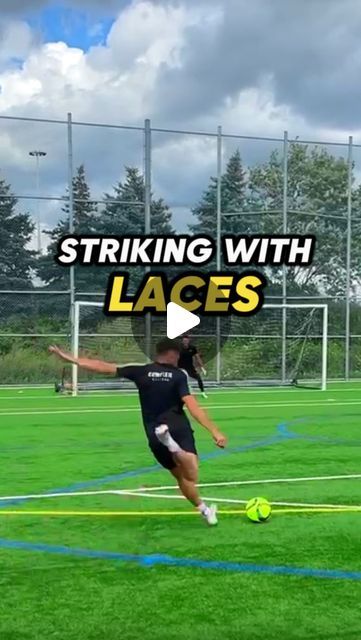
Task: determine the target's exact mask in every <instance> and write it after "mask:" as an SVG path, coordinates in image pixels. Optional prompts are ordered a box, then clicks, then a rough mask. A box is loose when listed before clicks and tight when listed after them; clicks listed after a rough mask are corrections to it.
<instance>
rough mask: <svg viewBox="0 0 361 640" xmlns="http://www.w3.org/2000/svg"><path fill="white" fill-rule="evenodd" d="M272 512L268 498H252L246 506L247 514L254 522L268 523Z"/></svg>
mask: <svg viewBox="0 0 361 640" xmlns="http://www.w3.org/2000/svg"><path fill="white" fill-rule="evenodd" d="M271 512H272V507H271V505H270V503H269V502H268V500H266V498H252V500H249V502H247V504H246V514H247V517H248V518H249V520H251V521H252V522H267V520H269V518H270V517H271Z"/></svg>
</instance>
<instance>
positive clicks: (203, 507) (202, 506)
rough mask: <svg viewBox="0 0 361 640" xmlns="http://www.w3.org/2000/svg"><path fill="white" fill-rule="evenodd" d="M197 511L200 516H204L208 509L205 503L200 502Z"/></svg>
mask: <svg viewBox="0 0 361 640" xmlns="http://www.w3.org/2000/svg"><path fill="white" fill-rule="evenodd" d="M197 509H198V511H199V512H200V513H201V514H202V515H205V514H206V513H207V511H208V507H207V505H206V503H205V502H201V504H199V505H198V507H197Z"/></svg>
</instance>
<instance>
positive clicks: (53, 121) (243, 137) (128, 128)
mask: <svg viewBox="0 0 361 640" xmlns="http://www.w3.org/2000/svg"><path fill="white" fill-rule="evenodd" d="M69 115H71V114H69ZM0 120H10V121H15V122H19V121H21V122H43V123H47V124H62V125H67V126H69V124H70V125H76V126H84V127H101V128H106V129H122V130H125V131H142V132H144V131H145V125H143V126H140V125H138V126H137V125H121V124H110V123H106V122H83V121H81V120H70V121H69V120H61V119H60V120H58V119H55V118H34V117H26V116H8V115H6V116H5V115H0ZM151 131H152V132H155V133H170V134H181V135H197V136H207V137H212V138H218V137H222V138H234V139H238V140H254V141H256V140H258V141H263V142H281V143H283V142H284V140H285V138H284V137H268V136H250V135H241V134H232V133H224V132H222V133H221V134H219V133H217V132H216V131H190V130H184V129H170V128H162V127H151ZM288 142H289V143H290V144H313V145H322V146H327V145H328V146H330V145H331V146H335V147H348V146H350V145H352V146H353V147H361V143H360V144H357V143H355V142H353V141H352V143H350V142H349V141H345V142H338V141H333V142H332V141H330V140H301V139H299V138H294V139H292V138H289V139H288Z"/></svg>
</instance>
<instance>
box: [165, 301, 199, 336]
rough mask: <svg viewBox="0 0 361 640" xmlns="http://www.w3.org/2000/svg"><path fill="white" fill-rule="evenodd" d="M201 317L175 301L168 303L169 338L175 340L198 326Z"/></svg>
mask: <svg viewBox="0 0 361 640" xmlns="http://www.w3.org/2000/svg"><path fill="white" fill-rule="evenodd" d="M199 323H200V318H199V317H198V316H196V315H195V314H194V313H191V312H190V311H187V309H183V307H181V306H180V305H179V304H176V303H175V302H169V303H168V304H167V338H170V339H171V340H173V339H174V338H178V336H181V335H182V334H183V333H187V331H189V330H190V329H193V328H194V327H197V326H198V325H199Z"/></svg>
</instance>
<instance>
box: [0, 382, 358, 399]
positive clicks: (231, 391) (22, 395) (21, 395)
mask: <svg viewBox="0 0 361 640" xmlns="http://www.w3.org/2000/svg"><path fill="white" fill-rule="evenodd" d="M311 391H312V393H314V392H316V393H318V392H321V390H320V389H293V388H289V387H287V388H286V389H285V388H279V387H274V388H272V387H267V388H264V387H262V388H259V387H254V388H250V389H248V388H246V387H238V388H227V387H224V388H223V389H208V392H209V397H211V396H214V395H219V394H224V395H236V394H245V395H248V394H250V395H271V394H272V395H274V394H279V393H284V394H297V395H300V394H303V393H306V394H309V393H310V392H311ZM329 391H331V389H329ZM360 391H361V385H360V386H358V387H352V388H349V389H332V393H360ZM0 392H1V389H0ZM81 393H82V395H81V396H78V399H77V400H76V402H78V401H79V398H81V399H83V398H84V399H86V400H88V399H89V398H92V397H94V398H109V396H110V397H112V396H116V397H118V398H128V397H129V398H132V397H134V396H137V395H138V392H137V390H136V389H135V390H134V391H126V392H125V391H121V390H109V391H108V392H107V393H103V392H99V391H89V392H81ZM83 393H84V395H83ZM322 393H324V392H322ZM93 394H94V395H93ZM116 394H117V395H116ZM54 395H55V394H54ZM195 395H199V394H198V393H197V392H196V393H195ZM1 400H50V401H51V400H52V398H51V397H50V396H49V394H48V395H46V396H39V395H34V396H31V395H30V396H28V395H26V390H24V391H18V394H17V395H16V396H7V395H0V401H1ZM67 401H68V402H74V400H73V399H72V396H67Z"/></svg>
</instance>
